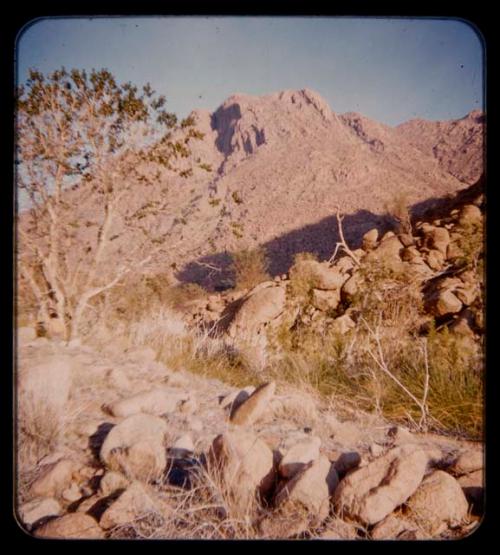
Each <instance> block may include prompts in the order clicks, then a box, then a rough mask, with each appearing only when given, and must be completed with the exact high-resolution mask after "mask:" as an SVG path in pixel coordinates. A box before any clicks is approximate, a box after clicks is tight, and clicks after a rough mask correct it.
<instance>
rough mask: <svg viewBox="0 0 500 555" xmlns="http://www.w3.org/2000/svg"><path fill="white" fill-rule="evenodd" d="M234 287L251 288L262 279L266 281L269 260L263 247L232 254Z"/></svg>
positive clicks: (237, 288) (239, 288)
mask: <svg viewBox="0 0 500 555" xmlns="http://www.w3.org/2000/svg"><path fill="white" fill-rule="evenodd" d="M232 259H233V260H232V268H233V272H234V288H235V289H236V290H242V289H251V288H252V287H255V286H256V285H258V284H259V283H261V282H263V281H268V280H269V279H271V276H270V275H269V273H268V265H269V261H268V258H267V254H266V251H265V250H264V249H263V248H261V247H260V248H256V249H245V250H242V251H239V252H236V253H234V254H233V255H232Z"/></svg>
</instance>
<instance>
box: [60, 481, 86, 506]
mask: <svg viewBox="0 0 500 555" xmlns="http://www.w3.org/2000/svg"><path fill="white" fill-rule="evenodd" d="M61 497H62V498H63V499H64V501H68V502H69V503H73V502H74V501H78V500H79V499H81V498H82V492H81V490H80V487H79V486H78V484H77V483H76V482H72V483H71V485H70V486H69V487H68V488H66V489H65V490H64V491H63V492H62V494H61Z"/></svg>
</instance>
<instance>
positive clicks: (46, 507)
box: [19, 497, 61, 529]
mask: <svg viewBox="0 0 500 555" xmlns="http://www.w3.org/2000/svg"><path fill="white" fill-rule="evenodd" d="M60 512H61V505H59V503H58V502H57V500H56V499H53V498H51V497H41V498H37V499H33V500H32V501H29V502H28V503H24V504H23V505H21V506H20V507H19V517H20V518H21V521H22V522H23V523H24V524H26V526H28V528H29V529H30V528H31V526H32V525H33V524H35V523H36V522H37V521H39V520H41V519H42V518H46V517H49V516H57V515H59V514H60Z"/></svg>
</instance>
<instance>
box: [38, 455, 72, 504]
mask: <svg viewBox="0 0 500 555" xmlns="http://www.w3.org/2000/svg"><path fill="white" fill-rule="evenodd" d="M77 470H78V466H77V465H76V464H75V462H74V461H72V460H69V459H60V460H59V461H57V462H55V463H52V464H48V465H44V466H43V467H42V472H41V474H40V476H39V477H38V478H37V479H36V480H35V481H34V482H33V484H32V486H31V490H30V491H31V493H32V494H33V495H36V496H38V497H59V496H60V495H61V494H62V492H63V491H64V490H65V489H66V488H68V487H69V486H70V485H71V481H72V479H73V474H74V473H75V472H76V471H77Z"/></svg>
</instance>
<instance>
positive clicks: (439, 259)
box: [425, 249, 445, 271]
mask: <svg viewBox="0 0 500 555" xmlns="http://www.w3.org/2000/svg"><path fill="white" fill-rule="evenodd" d="M425 261H426V262H427V265H428V266H429V268H431V269H432V270H436V271H439V270H442V269H443V266H444V263H445V255H444V254H443V253H441V252H440V251H438V250H436V249H431V250H430V251H429V252H428V253H427V254H426V255H425Z"/></svg>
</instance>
